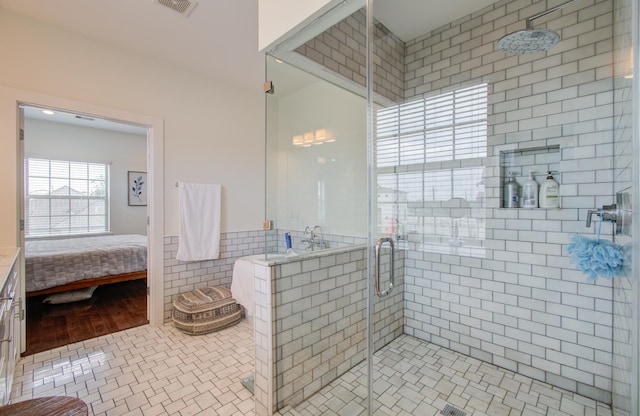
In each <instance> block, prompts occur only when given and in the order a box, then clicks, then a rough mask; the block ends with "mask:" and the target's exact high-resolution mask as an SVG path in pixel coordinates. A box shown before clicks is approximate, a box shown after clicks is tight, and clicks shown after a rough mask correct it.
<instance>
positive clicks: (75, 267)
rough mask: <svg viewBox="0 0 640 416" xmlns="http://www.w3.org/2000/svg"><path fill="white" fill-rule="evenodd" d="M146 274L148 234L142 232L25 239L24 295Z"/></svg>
mask: <svg viewBox="0 0 640 416" xmlns="http://www.w3.org/2000/svg"><path fill="white" fill-rule="evenodd" d="M146 277H147V237H146V236H144V235H137V234H127V235H104V236H93V237H75V238H63V239H43V240H27V241H26V242H25V289H26V292H27V297H30V296H39V295H46V294H50V293H58V292H64V291H68V290H75V289H82V288H86V287H91V286H99V285H102V284H107V283H116V282H124V281H128V280H137V279H146Z"/></svg>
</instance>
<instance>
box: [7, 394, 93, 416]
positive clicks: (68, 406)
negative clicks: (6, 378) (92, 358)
mask: <svg viewBox="0 0 640 416" xmlns="http://www.w3.org/2000/svg"><path fill="white" fill-rule="evenodd" d="M88 414H89V408H88V407H87V404H86V403H85V402H83V401H82V400H80V399H78V398H76V397H67V396H52V397H40V398H38V399H30V400H25V401H23V402H18V403H12V404H8V405H6V406H0V416H5V415H6V416H22V415H23V416H87V415H88Z"/></svg>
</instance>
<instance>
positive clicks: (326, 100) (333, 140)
mask: <svg viewBox="0 0 640 416" xmlns="http://www.w3.org/2000/svg"><path fill="white" fill-rule="evenodd" d="M307 49H308V50H309V53H310V54H312V53H313V52H315V51H314V50H311V48H307V47H306V46H305V45H304V44H303V45H302V46H301V47H300V48H299V50H301V51H306V50H307ZM293 53H296V52H293ZM266 59H267V79H268V80H269V81H270V82H271V83H272V85H273V94H271V93H267V94H266V95H267V132H268V135H267V137H268V138H267V144H266V155H267V159H266V169H267V174H266V189H267V192H266V213H267V217H266V218H267V220H270V221H271V223H270V225H271V226H272V230H271V231H269V232H267V233H266V234H267V241H266V248H267V250H266V252H267V255H268V258H269V257H270V258H278V257H279V256H280V257H281V256H282V255H286V254H287V247H286V240H285V233H289V235H290V237H291V244H292V247H291V251H289V253H288V255H289V256H292V255H304V254H310V253H312V252H316V251H318V250H324V249H333V248H337V247H343V246H347V245H352V244H354V243H360V244H361V243H363V242H364V238H365V236H366V215H363V212H366V203H367V199H366V181H367V176H366V122H365V117H366V101H365V99H364V97H362V96H359V95H357V94H354V93H353V92H350V91H347V90H345V89H344V88H341V87H339V86H336V85H334V84H332V83H331V82H329V81H327V80H324V79H322V78H319V77H317V76H315V75H312V74H311V73H310V72H309V71H303V70H301V69H299V68H297V67H295V66H294V65H292V64H289V63H288V62H285V61H284V59H286V57H284V58H283V59H280V58H275V57H273V56H267V58H266ZM305 59H306V58H305ZM307 64H309V65H313V66H314V67H315V66H316V65H315V64H313V63H312V62H311V61H310V60H307ZM362 70H363V71H364V69H362Z"/></svg>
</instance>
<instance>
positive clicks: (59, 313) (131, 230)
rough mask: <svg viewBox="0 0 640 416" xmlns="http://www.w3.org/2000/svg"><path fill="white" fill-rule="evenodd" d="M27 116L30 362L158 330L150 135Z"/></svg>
mask: <svg viewBox="0 0 640 416" xmlns="http://www.w3.org/2000/svg"><path fill="white" fill-rule="evenodd" d="M22 110H23V113H24V127H23V135H22V137H23V143H24V155H25V157H24V158H23V159H22V160H23V171H24V172H25V175H24V178H25V179H24V186H23V189H24V192H22V195H23V206H24V208H25V209H24V226H23V228H24V235H25V239H24V245H23V246H22V248H23V250H24V252H25V256H26V263H25V291H26V294H27V298H26V304H25V305H26V318H27V328H26V330H27V334H26V335H27V337H26V343H27V345H26V351H25V353H24V355H30V354H34V353H37V352H40V351H45V350H49V349H52V348H57V347H60V346H63V345H67V344H70V343H73V342H78V341H83V340H86V339H90V338H96V337H98V336H101V335H106V334H109V333H112V332H117V331H120V330H124V329H129V328H132V327H135V326H139V325H144V324H146V323H148V319H147V309H148V308H147V294H146V286H147V285H146V269H147V267H146V266H147V245H148V244H147V221H146V219H147V195H148V192H147V183H146V177H147V174H148V172H147V170H148V169H147V158H146V155H147V149H148V144H147V133H148V129H147V128H146V127H141V126H137V125H131V124H128V123H121V122H114V121H110V120H105V119H103V118H99V117H97V116H87V115H84V114H78V113H71V112H65V111H60V110H53V109H50V108H42V107H35V106H28V105H25V106H22ZM141 178H144V179H141ZM128 181H133V182H136V183H137V184H138V185H137V186H134V188H135V189H132V188H131V186H130V184H127V183H128Z"/></svg>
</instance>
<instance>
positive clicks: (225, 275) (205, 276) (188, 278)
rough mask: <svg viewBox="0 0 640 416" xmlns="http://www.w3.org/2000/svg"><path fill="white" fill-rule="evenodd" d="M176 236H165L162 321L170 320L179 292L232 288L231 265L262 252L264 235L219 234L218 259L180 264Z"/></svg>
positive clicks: (251, 233) (253, 233)
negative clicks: (212, 287)
mask: <svg viewBox="0 0 640 416" xmlns="http://www.w3.org/2000/svg"><path fill="white" fill-rule="evenodd" d="M177 252H178V237H177V236H165V237H164V321H165V322H169V321H170V320H171V311H172V308H173V301H174V300H175V299H176V298H177V297H178V295H180V294H181V293H186V292H190V291H192V290H194V289H200V288H203V287H207V286H223V287H226V288H229V287H230V286H231V275H232V272H233V263H234V262H235V261H236V259H237V258H238V257H242V256H250V255H254V254H260V253H264V233H263V232H262V231H243V232H230V233H222V234H221V236H220V258H219V259H217V260H207V261H194V262H183V261H179V260H176V253H177Z"/></svg>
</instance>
